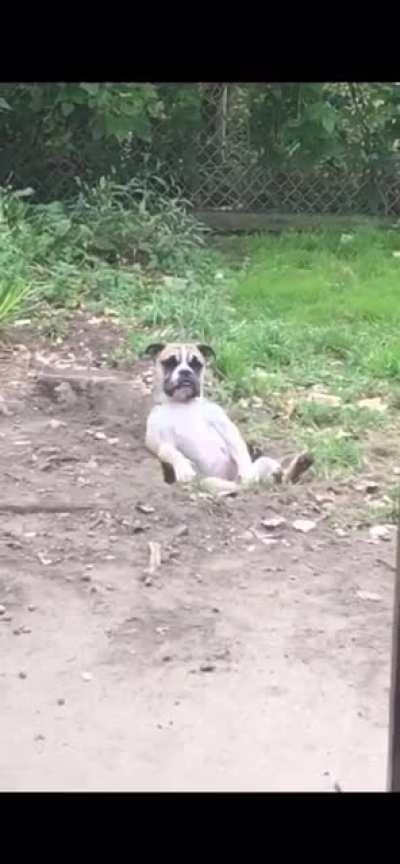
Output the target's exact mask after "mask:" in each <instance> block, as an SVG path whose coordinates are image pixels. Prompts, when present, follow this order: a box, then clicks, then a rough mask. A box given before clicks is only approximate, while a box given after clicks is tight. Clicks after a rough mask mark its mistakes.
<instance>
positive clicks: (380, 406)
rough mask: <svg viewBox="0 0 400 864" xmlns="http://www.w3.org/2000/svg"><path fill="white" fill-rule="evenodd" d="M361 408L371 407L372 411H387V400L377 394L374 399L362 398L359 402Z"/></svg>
mask: <svg viewBox="0 0 400 864" xmlns="http://www.w3.org/2000/svg"><path fill="white" fill-rule="evenodd" d="M357 405H358V407H359V408H369V409H370V410H371V411H381V412H383V411H387V407H388V406H387V404H386V402H384V401H383V399H381V397H380V396H375V397H374V398H373V399H361V400H360V402H357Z"/></svg>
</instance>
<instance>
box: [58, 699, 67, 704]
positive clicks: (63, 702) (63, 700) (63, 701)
mask: <svg viewBox="0 0 400 864" xmlns="http://www.w3.org/2000/svg"><path fill="white" fill-rule="evenodd" d="M57 705H65V699H57Z"/></svg>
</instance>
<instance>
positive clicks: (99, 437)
mask: <svg viewBox="0 0 400 864" xmlns="http://www.w3.org/2000/svg"><path fill="white" fill-rule="evenodd" d="M93 437H94V438H96V440H97V441H106V440H107V435H106V433H105V432H95V433H94V435H93Z"/></svg>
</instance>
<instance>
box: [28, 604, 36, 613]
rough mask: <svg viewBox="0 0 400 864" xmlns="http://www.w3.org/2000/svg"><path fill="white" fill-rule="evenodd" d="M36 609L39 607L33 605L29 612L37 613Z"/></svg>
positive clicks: (30, 606) (29, 607)
mask: <svg viewBox="0 0 400 864" xmlns="http://www.w3.org/2000/svg"><path fill="white" fill-rule="evenodd" d="M36 609H37V606H32V605H29V606H28V612H35V611H36Z"/></svg>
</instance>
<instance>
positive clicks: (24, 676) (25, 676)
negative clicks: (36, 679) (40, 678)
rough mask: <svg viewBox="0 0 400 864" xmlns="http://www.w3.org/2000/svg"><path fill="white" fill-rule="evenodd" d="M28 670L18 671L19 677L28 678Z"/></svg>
mask: <svg viewBox="0 0 400 864" xmlns="http://www.w3.org/2000/svg"><path fill="white" fill-rule="evenodd" d="M27 677H28V676H27V674H26V672H18V678H21V679H22V680H23V681H24V680H25V678H27Z"/></svg>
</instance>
